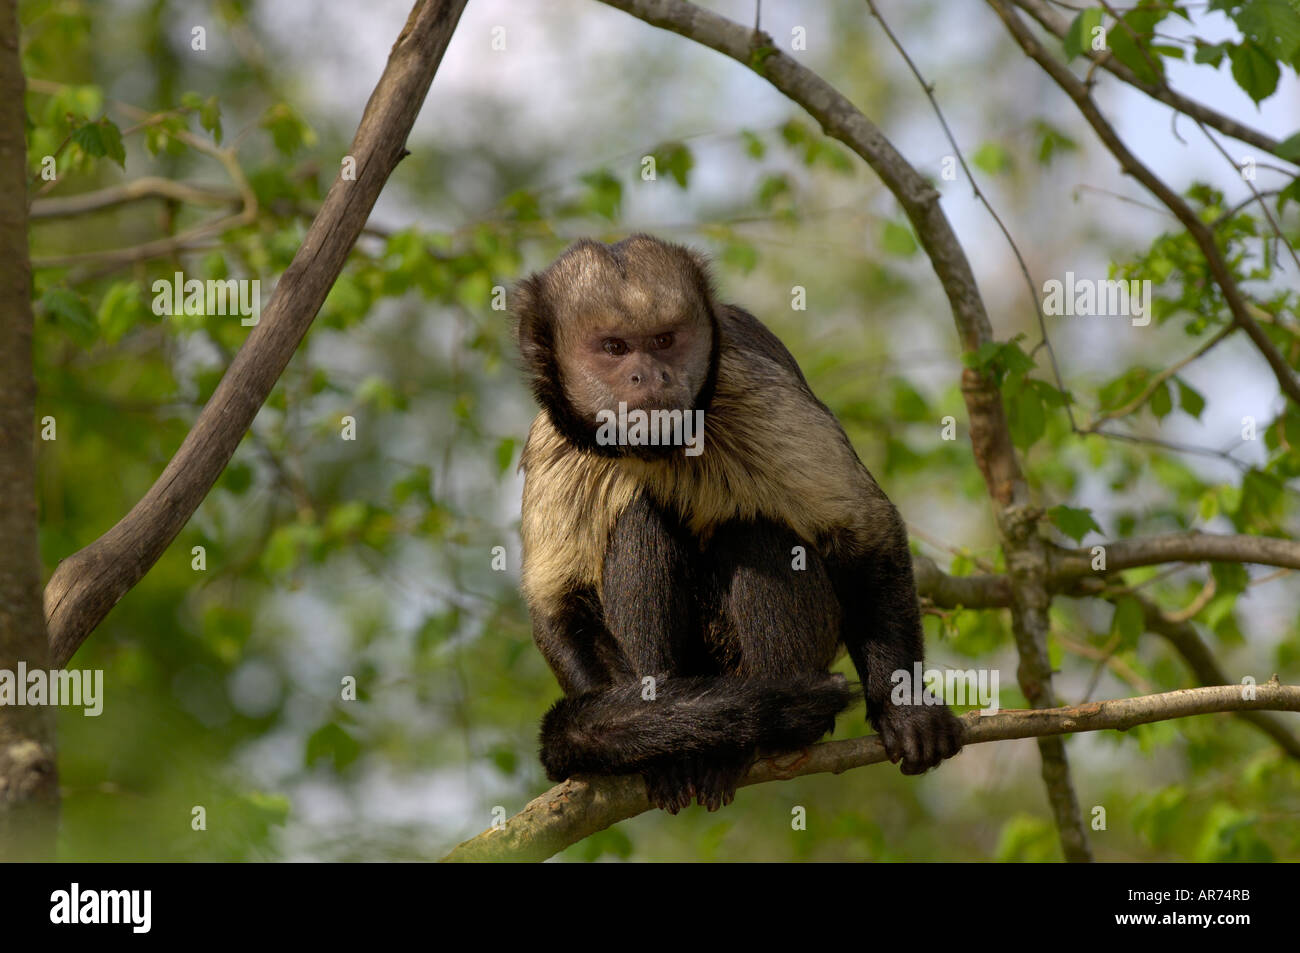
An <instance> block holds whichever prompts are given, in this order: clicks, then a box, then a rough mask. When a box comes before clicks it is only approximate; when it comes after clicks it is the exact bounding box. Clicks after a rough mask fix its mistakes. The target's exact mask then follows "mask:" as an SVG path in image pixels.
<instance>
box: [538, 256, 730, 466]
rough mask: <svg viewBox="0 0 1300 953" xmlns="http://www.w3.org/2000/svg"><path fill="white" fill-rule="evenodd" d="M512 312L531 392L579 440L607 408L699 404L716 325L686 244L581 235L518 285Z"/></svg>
mask: <svg viewBox="0 0 1300 953" xmlns="http://www.w3.org/2000/svg"><path fill="white" fill-rule="evenodd" d="M516 314H517V315H518V318H519V345H520V350H521V352H522V354H523V357H524V361H525V363H526V365H527V366H528V368H529V370H530V372H531V376H532V379H533V390H534V392H535V393H536V394H537V396H538V398H539V400H540V401H541V402H542V404H543V405H544V406H545V407H546V408H547V409H548V410H549V411H550V413H551V417H552V419H553V420H554V421H555V422H556V424H557V426H559V427H560V428H561V430H563V431H564V432H565V433H566V434H567V435H568V436H569V437H570V439H572V440H573V441H574V442H576V443H579V444H580V445H582V446H591V445H592V442H593V440H594V439H595V436H594V435H595V434H596V431H597V429H598V427H599V426H600V425H601V423H602V422H603V421H602V418H604V417H607V415H609V414H613V415H615V416H620V415H622V414H626V413H631V412H633V411H644V412H646V413H652V412H654V411H689V410H696V409H703V405H704V404H705V403H707V400H708V393H709V392H710V391H711V381H712V377H713V370H714V368H713V365H714V363H715V361H716V356H715V350H716V348H715V338H716V335H717V326H716V319H715V318H714V315H713V305H712V301H711V294H710V291H709V278H708V273H707V271H706V269H705V265H704V262H703V260H702V259H701V258H700V257H699V256H698V255H696V254H695V253H693V252H691V251H690V250H689V249H686V248H683V247H681V246H679V245H672V244H669V243H667V242H661V241H659V240H658V239H655V238H651V237H650V236H646V235H637V236H633V237H632V238H628V239H626V240H624V241H621V242H619V243H618V244H616V245H603V244H601V243H599V242H591V241H584V242H579V243H577V244H576V245H574V246H573V247H571V248H570V249H569V250H568V251H566V252H565V253H564V254H563V255H561V256H560V257H559V258H558V259H556V261H555V263H554V264H552V265H551V266H550V267H549V268H547V269H545V270H544V271H542V272H540V273H539V274H537V275H534V276H532V277H531V278H528V279H526V280H525V281H523V282H522V283H521V284H520V286H519V288H518V289H517V290H516ZM614 452H617V451H614Z"/></svg>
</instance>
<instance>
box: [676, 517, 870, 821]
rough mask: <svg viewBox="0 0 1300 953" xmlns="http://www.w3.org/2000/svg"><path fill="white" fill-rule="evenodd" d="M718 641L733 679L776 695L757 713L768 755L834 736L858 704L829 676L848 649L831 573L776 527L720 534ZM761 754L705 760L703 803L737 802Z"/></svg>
mask: <svg viewBox="0 0 1300 953" xmlns="http://www.w3.org/2000/svg"><path fill="white" fill-rule="evenodd" d="M707 561H708V565H709V576H710V582H711V585H710V595H709V597H708V598H709V602H710V603H711V604H712V608H713V613H714V614H713V617H712V619H711V624H710V627H709V638H710V640H711V642H712V643H713V646H714V650H715V652H716V653H717V654H718V656H719V659H720V661H721V664H722V667H723V669H724V671H726V672H727V673H729V674H731V675H734V676H739V677H741V678H744V679H746V680H754V681H762V682H767V683H770V684H771V685H772V686H774V687H775V686H786V685H798V686H801V687H806V688H807V691H806V692H804V691H797V692H794V693H789V692H784V693H781V694H782V695H783V697H780V698H779V700H778V694H777V693H776V692H775V691H774V692H773V693H772V695H771V696H770V703H768V704H764V705H761V706H760V707H759V708H758V710H755V711H753V712H751V713H750V717H753V718H756V719H757V720H759V721H760V722H761V723H762V724H761V725H760V728H759V731H758V735H759V737H760V738H762V739H763V742H762V747H764V748H770V749H771V750H793V749H796V748H800V747H803V746H805V745H808V744H811V743H813V742H814V741H816V740H817V739H818V738H820V737H821V736H822V735H824V734H825V733H826V732H828V731H830V730H832V729H833V728H834V727H835V715H836V713H837V712H838V711H839V710H840V709H842V708H843V707H844V705H845V704H846V703H847V698H848V697H849V696H848V694H847V692H846V689H845V686H844V684H843V679H838V680H832V678H831V677H830V676H829V675H828V674H827V669H828V668H829V666H830V663H831V661H832V660H833V659H834V657H835V650H836V647H837V645H838V641H839V625H840V609H839V603H838V601H837V600H836V597H835V592H834V589H833V588H832V586H831V582H830V578H829V576H828V575H827V573H826V568H825V566H824V565H823V564H822V562H821V559H820V558H819V557H818V555H817V553H816V552H815V551H814V550H813V549H812V548H811V547H809V546H807V545H806V544H805V543H804V542H803V541H802V540H800V539H799V537H798V536H797V535H795V533H794V532H793V531H791V530H789V529H787V528H785V527H783V526H779V525H777V524H775V523H772V522H768V521H765V520H760V521H756V522H735V523H729V524H727V525H725V526H723V527H720V528H719V529H718V531H717V532H716V533H715V534H714V536H713V539H712V540H711V541H710V545H709V550H708V553H707ZM757 751H758V749H757V748H753V749H750V750H747V751H745V752H742V753H739V754H736V755H733V756H729V757H720V758H712V759H705V760H702V761H701V762H700V763H698V764H697V765H695V766H694V772H695V788H696V793H697V796H698V798H699V801H700V803H701V804H704V805H705V806H706V807H708V808H709V809H710V810H714V809H715V808H716V807H717V806H718V805H720V804H727V803H730V801H731V800H732V798H733V797H734V796H735V790H736V784H737V783H738V782H739V780H740V779H741V778H742V777H744V774H745V772H746V771H747V770H748V768H749V766H750V764H752V763H753V760H754V757H755V755H756V754H757Z"/></svg>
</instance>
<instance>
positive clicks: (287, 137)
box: [261, 103, 316, 156]
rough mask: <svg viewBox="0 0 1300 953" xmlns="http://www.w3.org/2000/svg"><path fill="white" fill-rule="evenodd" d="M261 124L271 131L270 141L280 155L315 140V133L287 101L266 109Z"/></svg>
mask: <svg viewBox="0 0 1300 953" xmlns="http://www.w3.org/2000/svg"><path fill="white" fill-rule="evenodd" d="M261 125H262V128H264V129H266V130H267V131H268V132H270V133H271V141H272V142H273V143H274V144H275V148H276V150H277V151H278V152H280V154H281V155H286V156H291V155H293V154H294V153H295V152H297V151H298V150H299V149H301V148H302V147H303V146H310V145H313V144H314V143H315V142H316V133H315V132H313V131H312V128H311V127H310V126H308V125H307V123H306V122H305V121H304V120H303V118H302V117H301V116H299V115H298V113H297V112H296V111H295V110H294V108H293V107H292V106H290V105H289V104H288V103H276V104H275V105H274V106H272V107H271V108H270V109H268V110H267V111H266V112H265V113H264V114H263V116H262V120H261Z"/></svg>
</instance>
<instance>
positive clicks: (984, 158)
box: [970, 142, 1012, 175]
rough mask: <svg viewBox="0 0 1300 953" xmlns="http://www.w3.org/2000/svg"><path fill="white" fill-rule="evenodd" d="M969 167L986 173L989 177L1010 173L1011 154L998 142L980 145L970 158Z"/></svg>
mask: <svg viewBox="0 0 1300 953" xmlns="http://www.w3.org/2000/svg"><path fill="white" fill-rule="evenodd" d="M970 161H971V165H973V166H975V168H977V169H980V170H982V171H984V172H987V173H988V174H989V175H1001V174H1003V173H1004V172H1010V171H1011V165H1012V163H1011V153H1009V152H1008V151H1007V150H1006V148H1005V147H1004V146H1003V145H1002V144H1001V143H998V142H986V143H984V144H982V145H981V146H980V147H979V148H978V149H976V150H975V152H974V153H973V154H972V155H971V157H970Z"/></svg>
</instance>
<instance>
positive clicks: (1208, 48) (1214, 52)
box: [1192, 40, 1230, 68]
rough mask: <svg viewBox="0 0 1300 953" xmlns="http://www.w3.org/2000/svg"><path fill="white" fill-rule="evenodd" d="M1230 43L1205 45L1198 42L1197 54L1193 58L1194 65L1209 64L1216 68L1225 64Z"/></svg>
mask: <svg viewBox="0 0 1300 953" xmlns="http://www.w3.org/2000/svg"><path fill="white" fill-rule="evenodd" d="M1229 46H1230V44H1228V43H1205V42H1203V41H1201V40H1197V41H1196V53H1195V55H1193V56H1192V62H1193V63H1208V64H1209V65H1210V66H1213V67H1215V68H1217V67H1218V65H1219V64H1220V63H1222V62H1223V57H1224V56H1225V55H1226V54H1227V52H1228V47H1229Z"/></svg>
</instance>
